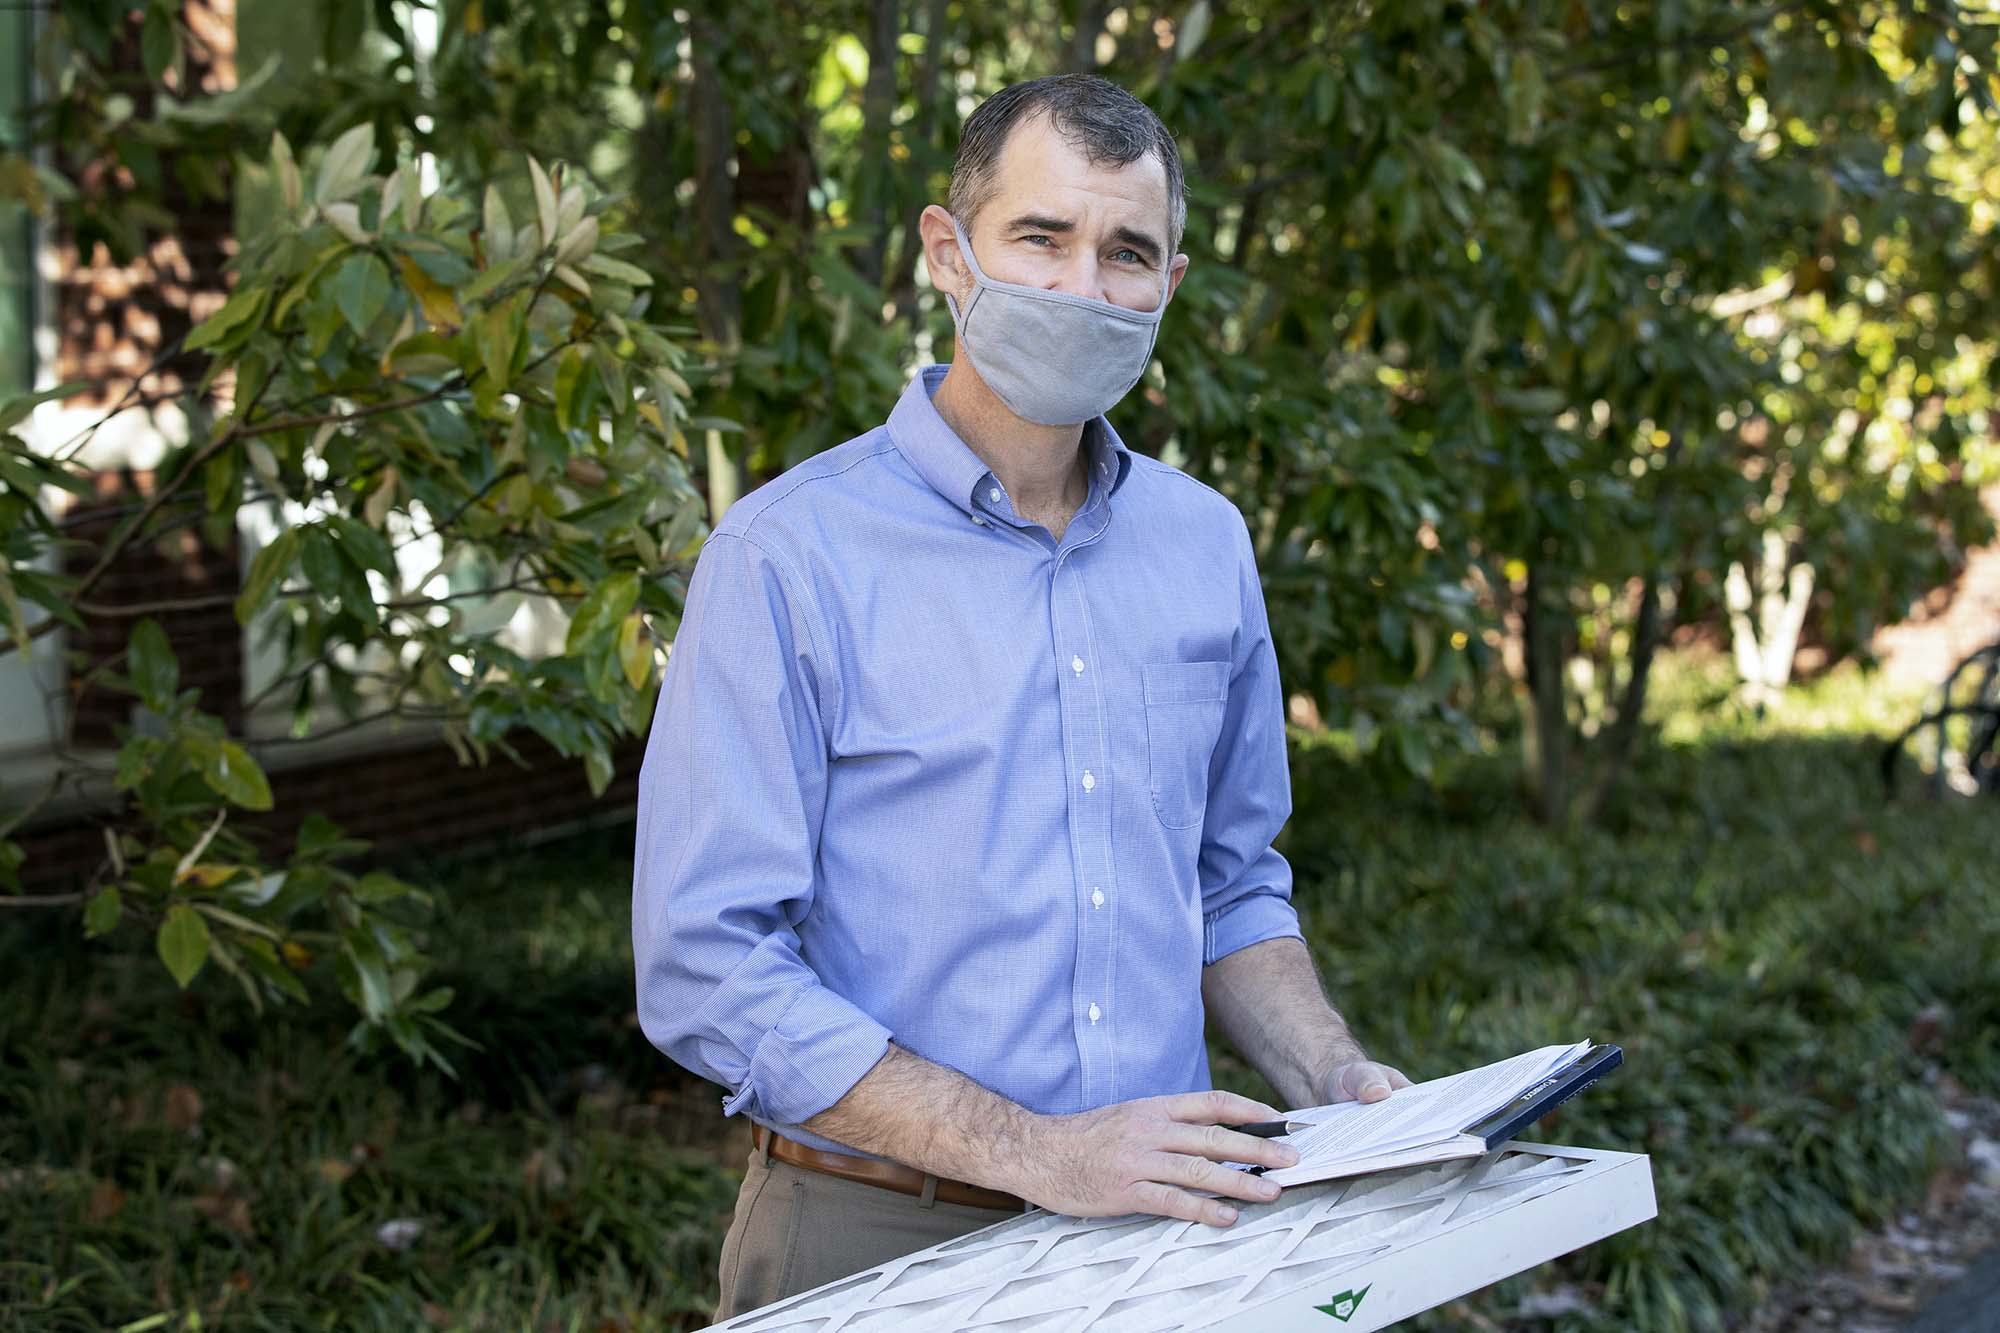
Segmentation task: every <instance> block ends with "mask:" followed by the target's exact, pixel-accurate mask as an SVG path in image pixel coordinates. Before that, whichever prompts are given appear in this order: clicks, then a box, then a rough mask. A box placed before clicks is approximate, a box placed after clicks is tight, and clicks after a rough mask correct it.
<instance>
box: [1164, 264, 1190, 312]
mask: <svg viewBox="0 0 2000 1333" xmlns="http://www.w3.org/2000/svg"><path fill="white" fill-rule="evenodd" d="M1187 268H1188V257H1187V256H1186V255H1175V256H1174V258H1173V262H1172V263H1170V264H1168V265H1167V299H1168V300H1169V301H1171V300H1173V299H1174V293H1175V292H1177V291H1179V290H1180V285H1181V279H1182V278H1185V277H1186V276H1187Z"/></svg>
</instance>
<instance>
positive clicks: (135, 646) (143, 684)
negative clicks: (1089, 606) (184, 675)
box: [129, 616, 181, 713]
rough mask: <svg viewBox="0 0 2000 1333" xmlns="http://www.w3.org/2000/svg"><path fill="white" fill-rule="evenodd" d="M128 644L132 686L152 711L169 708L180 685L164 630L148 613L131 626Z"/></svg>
mask: <svg viewBox="0 0 2000 1333" xmlns="http://www.w3.org/2000/svg"><path fill="white" fill-rule="evenodd" d="M131 647H132V650H131V654H130V661H129V665H130V666H131V671H132V688H133V689H135V690H136V691H138V694H139V698H140V699H141V700H143V701H144V702H145V705H146V707H148V708H150V709H152V710H153V711H154V712H156V713H166V712H168V711H170V710H171V709H172V708H173V706H174V692H175V691H176V690H177V689H179V688H180V676H181V667H180V661H179V660H178V659H177V658H176V657H175V656H174V650H173V645H171V644H169V643H168V642H167V632H166V631H165V630H163V629H161V628H160V622H159V621H157V620H154V619H153V618H152V617H150V616H149V617H147V618H146V619H144V620H142V621H140V622H139V623H138V624H137V625H135V626H134V627H133V629H132V645H131Z"/></svg>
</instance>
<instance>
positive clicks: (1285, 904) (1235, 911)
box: [1201, 893, 1305, 967]
mask: <svg viewBox="0 0 2000 1333" xmlns="http://www.w3.org/2000/svg"><path fill="white" fill-rule="evenodd" d="M1202 935H1203V939H1202V950H1201V952H1202V959H1201V962H1202V966H1203V967H1207V966H1209V965H1211V964H1213V963H1216V962H1219V961H1221V960H1222V959H1224V958H1227V957H1228V956H1229V955H1230V954H1233V953H1235V952H1236V951H1237V950H1238V949H1247V948H1249V947H1250V946H1251V945H1253V944H1262V943H1263V942H1264V941H1265V940H1282V939H1285V938H1287V937H1289V938H1291V939H1295V940H1298V941H1299V942H1300V943H1304V942H1305V935H1304V933H1303V932H1301V931H1300V930H1299V914H1298V912H1297V911H1295V910H1294V909H1293V907H1292V904H1291V902H1290V900H1288V899H1285V898H1280V897H1278V896H1276V895H1275V894H1269V893H1253V894H1250V895H1248V896H1246V897H1243V898H1238V899H1237V900H1236V901H1235V902H1233V903H1231V904H1230V905H1229V906H1227V907H1225V908H1223V909H1222V910H1221V911H1220V912H1218V913H1216V914H1215V915H1214V916H1212V917H1210V918H1209V919H1208V921H1207V923H1206V925H1205V927H1204V929H1203V931H1202Z"/></svg>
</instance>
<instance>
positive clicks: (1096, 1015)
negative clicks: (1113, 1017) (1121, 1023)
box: [1090, 1004, 1104, 1023]
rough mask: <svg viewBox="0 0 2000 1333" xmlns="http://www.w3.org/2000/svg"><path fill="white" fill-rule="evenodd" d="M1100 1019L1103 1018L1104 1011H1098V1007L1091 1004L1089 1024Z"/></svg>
mask: <svg viewBox="0 0 2000 1333" xmlns="http://www.w3.org/2000/svg"><path fill="white" fill-rule="evenodd" d="M1102 1017H1104V1011H1103V1010H1101V1009H1099V1008H1098V1007H1097V1006H1096V1005H1094V1004H1093V1005H1091V1006H1090V1021H1091V1022H1093V1023H1095V1022H1096V1021H1097V1020H1098V1019H1100V1018H1102Z"/></svg>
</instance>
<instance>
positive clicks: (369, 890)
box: [348, 870, 414, 904]
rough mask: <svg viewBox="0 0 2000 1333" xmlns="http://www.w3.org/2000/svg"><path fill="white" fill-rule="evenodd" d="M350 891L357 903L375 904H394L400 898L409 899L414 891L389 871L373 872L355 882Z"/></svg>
mask: <svg viewBox="0 0 2000 1333" xmlns="http://www.w3.org/2000/svg"><path fill="white" fill-rule="evenodd" d="M348 891H349V892H350V893H352V894H353V895H354V897H355V900H356V901H357V902H364V903H369V904H374V903H386V902H394V901H395V900H396V899H398V898H403V897H407V896H408V895H409V894H410V893H412V892H413V891H414V890H413V887H412V886H411V885H409V884H405V883H404V882H403V881H402V880H400V879H397V878H396V877H395V876H394V875H391V874H389V873H388V872H387V871H382V870H371V871H369V872H368V873H367V874H365V875H363V876H362V877H361V878H360V879H358V880H356V881H354V886H353V888H351V889H350V890H348Z"/></svg>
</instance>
